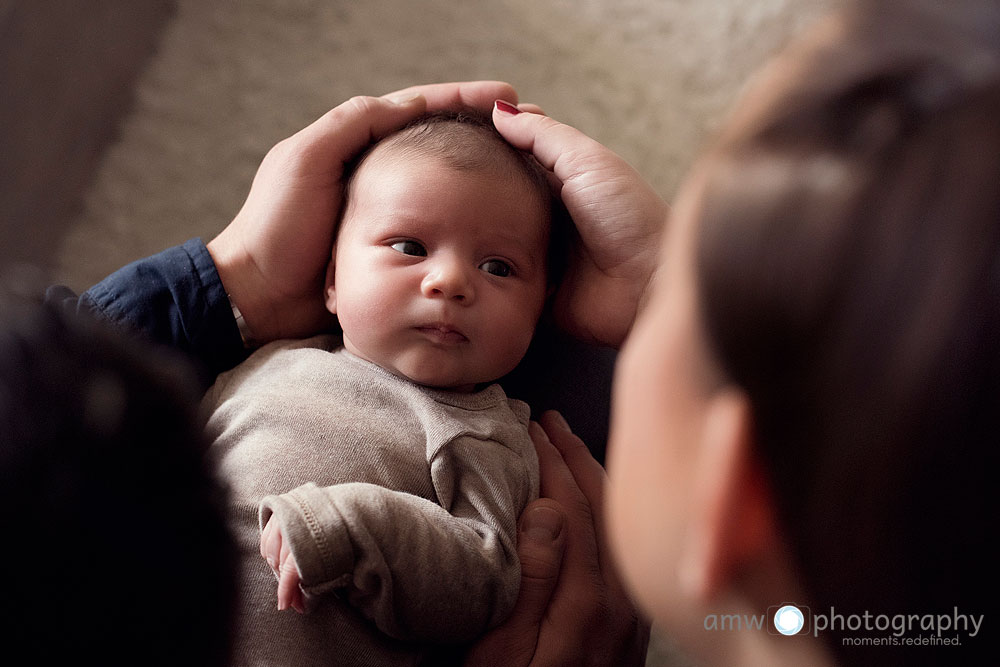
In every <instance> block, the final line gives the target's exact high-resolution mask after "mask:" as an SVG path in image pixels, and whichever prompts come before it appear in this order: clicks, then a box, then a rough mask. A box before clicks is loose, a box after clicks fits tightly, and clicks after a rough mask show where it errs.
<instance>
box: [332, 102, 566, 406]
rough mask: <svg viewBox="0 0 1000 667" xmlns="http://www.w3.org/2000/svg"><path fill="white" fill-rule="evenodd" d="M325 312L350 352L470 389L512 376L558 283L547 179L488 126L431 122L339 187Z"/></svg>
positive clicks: (465, 116)
mask: <svg viewBox="0 0 1000 667" xmlns="http://www.w3.org/2000/svg"><path fill="white" fill-rule="evenodd" d="M344 201H345V204H344V210H343V213H342V216H341V220H340V227H339V229H338V232H337V240H336V243H335V245H334V250H333V258H332V261H331V263H330V267H329V269H328V271H327V280H326V303H327V308H328V309H329V310H330V312H332V313H334V314H335V315H337V318H338V319H339V321H340V325H341V328H342V329H343V332H344V345H345V347H346V348H347V349H348V350H349V351H350V352H352V353H353V354H355V355H357V356H359V357H361V358H363V359H366V360H368V361H370V362H373V363H375V364H377V365H379V366H381V367H383V368H385V369H387V370H389V371H391V372H393V373H395V374H397V375H401V376H403V377H406V378H408V379H410V380H412V381H414V382H416V383H418V384H424V385H428V386H433V387H440V388H448V389H456V390H462V391H468V390H471V389H472V388H474V387H475V385H477V384H480V383H484V382H490V381H493V380H496V379H498V378H500V377H502V376H503V375H506V374H507V373H508V372H510V371H511V370H513V369H514V367H515V366H516V365H517V364H518V362H520V360H521V358H522V357H523V356H524V354H525V352H526V351H527V349H528V345H529V343H530V342H531V338H532V335H533V334H534V330H535V326H536V324H537V322H538V319H539V316H540V315H541V313H542V307H543V305H544V303H545V299H546V295H547V293H548V291H549V285H550V284H551V281H550V277H551V276H552V274H553V273H554V269H553V267H552V264H553V262H552V260H551V258H550V251H549V248H550V245H551V244H550V241H551V236H552V229H551V228H552V218H553V213H552V212H553V203H552V196H551V194H550V192H549V189H548V184H547V181H546V177H545V173H544V171H543V170H542V169H541V167H540V166H539V165H538V164H537V163H536V162H535V161H534V159H533V158H531V157H530V156H528V155H527V154H525V153H523V152H521V151H518V150H517V149H515V148H513V147H512V146H511V145H510V144H508V143H507V142H506V141H504V139H503V137H501V136H500V134H499V133H498V132H497V131H496V130H495V129H494V128H493V125H492V122H491V121H490V120H489V119H488V118H487V117H481V116H478V115H476V114H474V113H472V112H462V113H444V114H443V113H437V114H428V115H426V116H424V117H422V118H420V119H418V120H417V121H415V122H413V123H411V124H410V125H408V126H406V127H405V128H403V129H402V130H400V131H398V132H396V133H394V134H391V135H389V136H387V137H386V138H384V139H382V140H381V141H379V142H378V143H377V144H375V145H374V146H373V147H372V148H371V149H369V151H368V152H366V153H365V154H364V155H362V156H361V158H360V159H359V160H358V162H357V165H356V166H355V167H354V169H353V172H352V173H351V175H350V176H349V178H348V179H347V185H346V187H345V196H344Z"/></svg>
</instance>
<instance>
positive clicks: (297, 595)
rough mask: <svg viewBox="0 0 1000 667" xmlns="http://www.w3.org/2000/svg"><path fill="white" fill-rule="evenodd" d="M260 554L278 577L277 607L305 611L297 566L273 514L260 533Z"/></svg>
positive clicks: (301, 612) (281, 609)
mask: <svg viewBox="0 0 1000 667" xmlns="http://www.w3.org/2000/svg"><path fill="white" fill-rule="evenodd" d="M260 555H261V556H263V557H264V560H266V561H267V564H268V565H270V566H271V570H272V571H273V572H274V575H275V576H276V577H278V609H279V610H280V611H283V610H285V609H288V608H289V607H291V608H292V609H294V610H295V611H297V612H299V613H300V614H303V613H305V604H304V601H303V598H302V589H301V588H299V581H300V579H299V568H298V567H297V566H296V565H295V557H294V556H292V551H291V549H289V548H288V542H286V541H285V540H284V537H283V536H282V534H281V526H280V525H279V524H278V522H277V520H275V519H274V517H273V516H272V517H271V518H270V519H268V521H267V525H266V526H264V531H263V532H262V533H261V535H260Z"/></svg>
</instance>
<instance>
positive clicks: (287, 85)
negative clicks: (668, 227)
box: [0, 0, 836, 665]
mask: <svg viewBox="0 0 1000 667" xmlns="http://www.w3.org/2000/svg"><path fill="white" fill-rule="evenodd" d="M835 1H836V0H489V1H487V0H465V1H459V0H423V1H418V0H412V1H408V0H364V1H356V2H351V1H348V0H216V1H205V0H177V1H176V2H172V1H169V0H159V2H158V3H157V7H158V9H157V12H156V13H155V15H154V18H156V17H159V16H160V15H161V14H162V15H164V16H166V18H164V19H163V23H162V27H161V28H159V29H158V32H157V33H156V35H154V37H153V45H154V46H156V47H157V48H156V50H155V52H154V53H153V55H152V56H151V57H149V58H148V59H144V60H142V62H143V63H145V65H144V67H142V68H141V70H140V71H139V72H138V74H137V78H136V79H135V80H134V83H130V84H129V85H130V87H131V90H132V94H133V96H132V98H131V100H132V101H131V104H130V105H127V111H126V112H124V113H123V114H120V115H119V116H116V118H120V119H121V120H119V121H117V125H116V127H115V128H114V134H113V135H112V137H113V138H112V139H111V140H110V141H107V142H105V145H106V148H104V149H102V150H101V151H100V153H99V155H98V156H97V157H96V158H95V160H94V164H96V168H95V171H94V173H91V174H89V175H88V178H89V183H88V184H87V185H86V186H85V187H83V188H82V190H83V192H84V195H83V198H82V202H80V203H77V205H76V211H75V213H73V214H72V215H70V216H69V217H68V224H65V225H63V226H62V227H59V228H58V229H56V228H55V227H53V231H52V232H51V237H49V236H44V235H45V234H47V233H48V232H47V230H45V229H42V230H38V229H36V228H33V227H31V225H30V224H27V222H28V221H24V220H16V219H14V220H12V219H8V220H4V225H5V230H6V231H5V233H7V234H8V235H10V236H12V237H23V236H24V235H25V234H29V233H35V234H39V233H40V234H43V236H42V237H41V238H43V239H45V240H46V243H47V244H48V245H49V250H48V251H47V252H45V253H40V252H39V253H37V254H36V255H35V256H32V255H30V254H28V255H27V256H25V255H24V253H22V255H21V257H20V259H21V260H24V259H25V258H27V259H28V264H30V263H31V261H32V260H33V261H34V265H35V266H37V267H38V269H39V270H40V271H39V272H40V273H42V274H44V275H45V276H46V278H47V279H49V280H54V281H59V282H63V283H65V284H68V285H70V286H71V287H74V288H76V289H84V288H86V287H87V286H89V285H90V284H92V283H93V282H95V281H97V280H99V279H100V278H102V277H103V276H104V275H106V274H107V273H109V272H110V271H112V270H114V269H116V268H118V267H119V266H121V265H122V264H124V263H126V262H128V261H131V260H134V259H137V258H140V257H143V256H146V255H149V254H151V253H154V252H157V251H159V250H161V249H163V248H165V247H167V246H170V245H174V244H177V243H181V242H183V241H184V240H186V239H188V238H190V237H193V236H202V237H203V238H205V240H208V239H210V238H211V237H212V236H213V235H215V234H216V233H217V232H218V231H219V230H221V229H222V228H223V227H224V226H225V225H226V224H227V223H228V221H229V220H230V219H231V218H232V216H233V215H234V214H235V213H236V211H237V210H238V208H239V206H240V205H241V203H242V201H243V199H244V197H245V196H246V193H247V191H248V189H249V186H250V182H251V179H252V177H253V174H254V172H255V170H256V167H257V165H258V164H259V162H260V160H261V158H262V157H263V155H264V153H265V152H266V151H267V149H268V148H269V147H270V146H271V145H273V144H274V143H275V142H277V141H278V140H280V139H282V138H284V137H285V136H287V135H289V134H291V133H292V132H294V131H296V130H297V129H299V128H301V127H303V126H304V125H306V124H308V123H309V122H311V121H312V120H313V119H315V118H316V117H317V116H319V115H320V114H322V113H323V112H324V111H326V110H327V109H329V108H330V107H332V106H335V105H336V104H337V103H339V102H341V101H343V100H344V99H346V98H348V97H350V96H351V95H354V94H359V93H365V94H382V93H385V92H388V91H391V90H394V89H397V88H401V87H405V86H408V85H411V84H414V83H423V82H431V81H448V80H462V79H478V78H496V79H504V80H507V81H510V82H511V83H513V84H514V85H515V86H516V87H517V89H518V91H519V92H520V94H521V99H522V101H531V102H535V103H537V104H539V105H541V106H542V107H543V108H544V109H545V110H546V111H547V112H548V113H549V114H550V115H552V116H554V117H556V118H559V119H560V120H563V121H565V122H568V123H570V124H573V125H575V126H577V127H579V128H580V129H582V130H584V131H586V132H587V133H588V134H590V135H592V136H593V137H595V138H597V139H598V140H600V141H601V142H603V143H604V144H606V145H608V146H609V147H611V148H612V149H614V150H615V151H617V152H618V153H620V154H621V155H622V156H624V157H625V158H626V159H627V160H629V162H631V163H632V164H633V165H634V166H635V167H636V168H637V169H638V170H639V171H640V172H641V173H642V174H644V175H645V176H646V178H647V179H648V180H649V181H650V182H651V183H652V184H653V186H654V187H655V188H656V190H657V191H659V192H660V193H661V194H662V195H663V196H664V197H666V198H667V199H670V198H671V196H672V195H673V193H674V191H675V189H676V187H677V185H678V182H679V180H680V178H681V176H682V175H683V173H684V171H685V169H686V168H687V167H688V166H689V165H690V163H691V161H692V159H693V157H694V155H695V154H696V152H697V151H698V149H699V147H701V146H702V145H704V143H705V142H706V141H707V140H708V139H709V138H710V137H711V135H712V133H713V131H714V130H715V129H716V128H717V127H718V125H719V123H720V121H721V119H722V118H723V116H724V114H725V112H726V110H727V109H728V108H729V107H730V106H731V105H732V104H733V102H734V100H735V99H736V97H737V95H738V93H739V92H740V90H741V89H742V88H743V86H744V85H745V83H746V81H747V79H748V77H749V76H750V74H751V73H752V72H753V71H754V70H755V69H756V68H757V67H758V66H759V65H760V64H761V63H763V62H764V61H765V60H766V59H767V58H768V57H769V56H770V55H771V54H773V53H774V52H775V51H776V50H778V49H779V48H780V47H781V46H782V45H783V44H785V43H786V42H787V41H788V39H789V38H790V36H791V35H792V34H793V33H794V32H795V31H797V30H798V29H800V28H801V27H803V26H804V25H805V24H806V23H808V22H809V21H811V20H813V19H814V18H815V17H817V16H818V15H819V14H820V13H821V12H822V11H823V10H825V9H826V8H828V7H830V6H832V4H833V3H834V2H835ZM18 4H20V5H21V6H30V5H29V4H28V3H25V2H21V1H20V0H0V19H3V18H4V16H5V15H6V16H13V14H12V13H10V11H9V10H10V8H11V7H14V6H15V5H18ZM43 4H44V3H43ZM50 4H51V3H50ZM98 4H99V5H101V6H104V7H108V6H109V2H108V0H103V1H102V2H101V3H98ZM39 6H40V5H39ZM108 15H109V16H118V15H119V14H118V13H116V12H114V11H110V12H108ZM157 20H159V19H158V18H157ZM81 25H82V23H81ZM150 25H152V23H150ZM114 29H115V30H123V29H124V30H127V28H120V27H116V28H114ZM114 36H115V35H113V34H112V35H104V37H105V38H113V37H114ZM8 37H9V35H8ZM8 43H10V42H8ZM88 43H89V42H88ZM11 48H13V47H11ZM17 48H21V47H20V46H18V47H17ZM139 50H140V51H141V49H139ZM112 55H113V54H112ZM104 56H105V57H107V54H104ZM59 62H61V63H62V65H61V66H62V67H64V68H65V67H67V65H66V63H67V60H66V59H62V60H60V61H59ZM68 62H70V63H75V66H76V67H77V68H79V69H80V70H83V69H85V68H86V67H87V65H88V62H89V61H87V60H86V58H77V59H76V60H75V61H74V60H72V55H71V56H70V60H69V61H68ZM72 66H73V65H70V67H72ZM31 92H32V91H31V90H28V91H27V92H26V93H22V94H28V95H30V94H31ZM88 169H89V168H88ZM8 176H9V174H8V175H5V179H6V178H7V177H8ZM49 239H51V240H49ZM649 664H650V665H665V664H684V661H683V660H682V659H681V658H680V657H679V656H676V655H674V654H673V652H672V651H671V650H670V648H669V642H667V641H666V640H665V639H664V638H662V637H657V638H656V639H655V640H654V643H653V647H652V650H651V653H650V659H649Z"/></svg>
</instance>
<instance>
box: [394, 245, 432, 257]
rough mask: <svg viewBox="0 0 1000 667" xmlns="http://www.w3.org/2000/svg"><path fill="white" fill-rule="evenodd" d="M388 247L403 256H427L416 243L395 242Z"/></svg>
mask: <svg viewBox="0 0 1000 667" xmlns="http://www.w3.org/2000/svg"><path fill="white" fill-rule="evenodd" d="M390 247H391V248H392V249H393V250H395V251H397V252H401V253H403V254H404V255H413V256H415V257H426V256H427V250H426V249H424V247H423V246H422V245H420V244H419V243H417V242H416V241H396V242H395V243H393V244H392V245H391V246H390Z"/></svg>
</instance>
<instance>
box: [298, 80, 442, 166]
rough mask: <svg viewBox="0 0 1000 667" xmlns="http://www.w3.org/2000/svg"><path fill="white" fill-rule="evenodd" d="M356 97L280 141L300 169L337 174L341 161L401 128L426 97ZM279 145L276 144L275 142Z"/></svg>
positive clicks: (420, 108) (417, 112)
mask: <svg viewBox="0 0 1000 667" xmlns="http://www.w3.org/2000/svg"><path fill="white" fill-rule="evenodd" d="M395 99H396V100H397V101H395V102H394V101H392V100H390V99H388V98H384V97H366V96H361V95H359V96H357V97H352V98H351V99H349V100H347V101H346V102H343V103H342V104H339V105H338V106H336V107H334V108H333V109H331V110H330V111H327V112H326V113H325V114H323V115H322V116H321V117H320V118H318V119H317V120H316V121H314V122H313V123H312V124H311V125H308V126H306V127H305V128H304V129H302V130H299V131H298V132H297V133H296V134H294V135H292V136H291V137H289V138H288V139H286V140H285V142H283V143H287V144H288V147H289V148H290V149H291V151H290V152H292V153H294V154H296V156H298V157H299V159H300V160H301V163H300V164H299V168H300V170H302V171H303V172H304V173H307V174H308V173H309V172H310V171H312V170H317V171H320V172H321V173H322V174H323V175H329V173H330V171H331V169H332V170H334V172H335V174H334V175H338V176H339V173H340V172H341V171H342V170H343V164H344V163H345V162H347V161H348V160H350V159H351V158H353V157H354V156H355V155H357V154H358V153H359V152H361V150H362V149H363V148H365V147H366V146H367V145H368V144H370V143H372V141H374V140H376V139H378V138H380V137H383V136H385V135H386V134H388V133H389V132H391V131H393V130H395V129H397V128H399V127H402V126H403V125H405V124H406V123H407V122H409V121H410V120H413V119H414V118H416V117H417V116H419V115H420V114H421V113H423V112H424V111H425V110H426V109H427V100H426V98H424V97H423V96H422V95H420V94H418V93H414V94H412V95H404V96H399V97H396V98H395ZM279 145H280V144H279Z"/></svg>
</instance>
